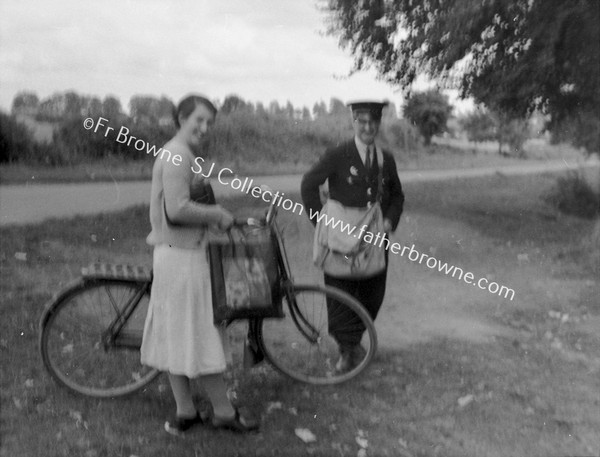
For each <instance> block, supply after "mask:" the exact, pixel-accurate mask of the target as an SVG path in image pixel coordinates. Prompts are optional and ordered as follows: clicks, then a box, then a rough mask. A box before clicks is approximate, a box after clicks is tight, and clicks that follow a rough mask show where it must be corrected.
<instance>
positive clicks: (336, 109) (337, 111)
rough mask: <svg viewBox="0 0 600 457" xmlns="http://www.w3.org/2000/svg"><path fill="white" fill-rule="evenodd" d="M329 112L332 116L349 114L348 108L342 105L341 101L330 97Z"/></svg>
mask: <svg viewBox="0 0 600 457" xmlns="http://www.w3.org/2000/svg"><path fill="white" fill-rule="evenodd" d="M329 114H331V115H332V116H340V115H342V116H343V115H350V110H349V109H348V108H347V107H346V105H344V102H343V101H341V100H340V99H338V98H335V97H332V98H331V100H329Z"/></svg>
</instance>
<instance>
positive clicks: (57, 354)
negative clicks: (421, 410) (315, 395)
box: [39, 202, 377, 398]
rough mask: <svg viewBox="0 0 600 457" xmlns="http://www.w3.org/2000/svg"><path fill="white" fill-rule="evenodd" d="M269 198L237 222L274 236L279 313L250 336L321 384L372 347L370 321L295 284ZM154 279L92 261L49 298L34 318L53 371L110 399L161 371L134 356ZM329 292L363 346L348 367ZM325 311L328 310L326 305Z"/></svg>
mask: <svg viewBox="0 0 600 457" xmlns="http://www.w3.org/2000/svg"><path fill="white" fill-rule="evenodd" d="M276 214H277V207H276V206H275V205H274V202H272V203H271V205H270V206H269V209H268V210H267V213H266V216H265V217H264V218H263V219H262V220H257V219H253V218H250V219H248V220H246V221H243V222H240V221H236V224H237V225H245V226H257V227H265V226H267V227H269V229H270V230H272V231H273V233H274V234H275V238H276V257H277V266H278V269H279V273H280V274H279V276H280V279H279V286H278V287H279V288H280V292H281V293H280V294H278V296H280V297H283V298H282V300H283V301H284V303H282V305H283V306H282V309H283V310H284V313H283V317H278V318H268V319H267V318H265V319H249V323H248V324H249V325H248V339H249V340H250V341H251V342H252V343H253V344H254V345H256V346H257V347H256V348H255V349H257V353H258V354H259V358H260V356H264V358H265V359H266V360H267V361H268V362H269V363H270V364H271V365H272V366H273V367H275V368H276V369H277V370H278V371H280V372H281V373H283V374H285V375H287V376H289V377H291V378H293V379H295V380H297V381H301V382H306V383H310V384H317V385H326V384H336V383H340V382H344V381H347V380H349V379H351V378H353V377H355V376H356V375H358V374H359V373H361V372H362V371H363V370H364V369H365V368H366V367H367V365H368V364H369V362H370V361H371V359H372V358H373V355H374V354H375V352H376V349H377V334H376V331H375V327H374V325H373V321H372V320H371V317H370V316H369V314H368V312H367V311H366V310H365V309H364V308H363V306H362V305H361V304H360V303H359V302H358V301H357V300H356V299H355V298H353V297H352V296H350V295H349V294H347V293H346V292H343V291H341V290H339V289H335V288H333V287H329V286H323V285H318V284H295V283H294V280H293V278H292V275H291V270H290V264H289V261H288V258H287V253H286V250H285V245H284V243H283V237H282V232H281V230H280V228H279V227H278V225H277V221H276ZM151 285H152V271H151V270H150V269H148V268H146V267H141V266H128V265H114V264H94V265H91V266H90V267H87V268H84V269H82V276H81V277H80V278H79V279H77V280H76V281H75V282H74V283H71V284H69V285H68V286H67V287H66V288H65V289H64V290H62V291H61V292H59V293H58V294H57V295H56V296H55V297H54V298H53V299H52V300H50V301H49V302H48V303H47V304H46V306H45V309H44V312H43V315H42V317H41V320H40V338H39V349H40V351H41V355H42V360H43V363H44V365H45V367H46V369H47V370H48V372H49V373H50V375H51V376H52V378H53V379H54V380H55V381H57V382H58V384H60V385H61V386H63V387H66V388H67V389H69V390H71V391H74V392H76V393H79V394H83V395H88V396H92V397H97V398H110V397H118V396H122V395H127V394H131V393H133V392H135V391H137V390H139V389H141V388H143V387H144V386H146V385H147V384H149V383H150V382H151V381H153V380H154V379H155V378H156V377H157V376H158V375H159V374H160V372H159V371H158V370H156V369H153V368H150V367H147V366H143V365H142V364H141V363H140V355H139V349H140V347H141V341H142V332H143V324H144V320H145V317H146V312H147V307H148V300H149V297H150V291H151ZM327 298H333V299H335V300H336V301H337V302H338V303H339V304H340V306H339V307H337V308H336V310H337V311H336V312H344V313H348V312H349V311H350V318H349V319H348V320H347V323H346V326H345V330H348V331H362V329H363V328H364V329H365V331H364V334H363V338H362V346H363V348H364V349H365V351H364V355H363V356H362V358H361V360H360V361H358V363H356V365H355V366H354V367H353V368H352V369H350V370H349V371H345V372H339V371H338V370H336V367H335V364H336V360H337V358H338V357H339V348H338V345H337V343H336V342H335V340H334V339H333V338H332V337H331V336H330V335H329V332H328V309H327V304H326V299H327ZM330 312H331V311H330Z"/></svg>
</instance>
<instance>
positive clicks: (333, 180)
mask: <svg viewBox="0 0 600 457" xmlns="http://www.w3.org/2000/svg"><path fill="white" fill-rule="evenodd" d="M382 153H383V166H382V178H383V179H382V184H383V192H382V199H381V209H382V211H383V217H384V218H387V219H389V220H390V222H391V224H392V230H396V227H397V226H398V222H399V221H400V214H402V208H403V205H404V194H403V192H402V185H401V184H400V179H399V178H398V171H397V169H396V162H395V160H394V157H393V156H392V154H390V153H389V152H387V151H385V150H384V151H382ZM375 156H377V154H375ZM377 173H378V170H377V167H376V166H372V167H371V172H370V173H368V174H367V170H366V168H365V165H364V163H363V161H362V160H361V158H360V155H359V153H358V150H357V149H356V144H355V143H354V139H352V140H350V141H348V142H345V143H343V144H341V145H340V146H337V147H335V148H331V149H328V150H327V151H325V154H323V156H322V157H321V159H320V160H319V161H318V162H317V163H316V164H315V165H314V166H313V167H312V168H311V169H310V170H309V171H308V172H307V173H306V174H305V175H304V177H303V178H302V184H301V193H302V201H303V202H304V206H305V207H306V208H307V209H309V208H310V209H311V210H312V212H313V214H314V213H315V212H316V211H320V210H321V208H322V207H323V204H322V202H321V198H320V193H319V186H320V185H322V184H323V183H324V182H325V181H326V180H328V185H329V197H330V198H332V199H334V200H337V201H339V202H340V203H341V204H342V205H344V206H352V207H366V206H367V205H368V204H369V202H371V203H373V202H375V200H376V194H377ZM307 213H308V212H307ZM311 222H312V223H313V224H316V222H317V219H316V218H313V219H311Z"/></svg>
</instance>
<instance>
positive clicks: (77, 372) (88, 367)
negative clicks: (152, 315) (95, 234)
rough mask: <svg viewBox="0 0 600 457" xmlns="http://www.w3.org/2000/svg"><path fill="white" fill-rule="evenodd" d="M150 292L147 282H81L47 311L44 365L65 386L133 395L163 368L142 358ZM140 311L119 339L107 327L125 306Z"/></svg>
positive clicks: (84, 391)
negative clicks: (144, 327) (111, 336)
mask: <svg viewBox="0 0 600 457" xmlns="http://www.w3.org/2000/svg"><path fill="white" fill-rule="evenodd" d="M148 300H149V294H148V292H147V291H146V290H145V289H144V284H143V283H138V282H132V281H118V280H107V279H98V280H95V281H90V280H88V281H80V282H78V283H77V284H75V285H74V286H72V287H71V288H69V289H68V290H67V291H65V292H64V293H62V294H61V295H60V296H59V297H58V298H57V299H56V300H55V301H54V302H52V303H51V304H50V305H49V306H48V307H47V308H46V310H45V312H44V314H43V316H42V320H41V333H40V351H41V354H42V359H43V361H44V365H45V366H46V369H47V370H48V372H49V373H50V374H51V375H52V377H53V378H54V379H55V380H56V381H58V383H60V384H61V385H62V386H64V387H67V388H68V389H70V390H72V391H75V392H77V393H79V394H83V395H88V396H92V397H98V398H109V397H118V396H122V395H127V394H130V393H132V392H135V391H136V390H138V389H140V388H142V387H143V386H145V385H146V384H148V383H149V382H151V381H152V380H153V379H154V378H156V376H158V374H159V372H158V371H157V370H155V369H152V368H149V367H146V366H144V365H142V364H141V363H140V352H139V348H140V344H141V339H142V333H143V326H144V320H145V317H146V313H147V309H148ZM133 302H136V303H137V305H135V310H134V312H133V314H132V315H131V316H130V317H129V319H128V320H127V322H126V323H125V326H124V327H123V328H122V330H121V332H119V334H118V335H113V336H114V337H115V339H114V340H113V341H108V340H107V338H106V336H107V333H106V332H107V330H108V329H109V326H110V324H111V323H112V322H114V321H115V319H116V318H117V316H119V315H121V314H122V313H123V310H124V308H125V307H126V306H127V305H128V304H129V305H134V303H133Z"/></svg>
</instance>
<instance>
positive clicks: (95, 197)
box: [0, 161, 599, 225]
mask: <svg viewBox="0 0 600 457" xmlns="http://www.w3.org/2000/svg"><path fill="white" fill-rule="evenodd" d="M579 165H581V164H577V163H567V162H565V161H550V162H534V163H531V162H523V164H518V165H510V166H502V167H499V166H496V167H485V168H473V169H459V170H419V171H401V172H400V179H401V180H402V182H403V183H409V182H417V181H439V180H448V179H462V178H469V177H477V176H489V175H494V174H496V173H498V172H500V173H503V174H507V175H523V174H539V173H545V172H565V171H567V170H569V169H574V168H577V167H578V166H579ZM585 166H586V167H587V168H592V167H596V168H597V167H598V166H599V164H598V162H587V163H586V164H585ZM242 178H243V177H242ZM253 179H254V184H253V185H262V184H266V185H268V186H269V187H270V188H271V189H273V190H278V191H280V192H285V193H289V192H296V191H298V189H299V187H300V176H299V175H287V176H261V177H256V178H253ZM228 180H230V179H228ZM213 186H214V188H215V193H216V194H217V197H219V196H223V195H232V194H235V193H239V192H240V191H239V190H235V189H233V188H232V186H231V185H223V184H219V183H218V182H217V180H216V179H214V180H213ZM149 195H150V182H149V181H136V182H113V183H107V182H105V183H83V184H82V183H78V184H31V185H7V186H0V225H9V224H26V223H34V222H41V221H43V220H45V219H48V218H52V217H57V218H61V217H68V216H74V215H76V214H94V213H100V212H105V211H116V210H119V209H124V208H127V207H129V206H132V205H137V204H141V203H146V202H147V201H148V198H149Z"/></svg>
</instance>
